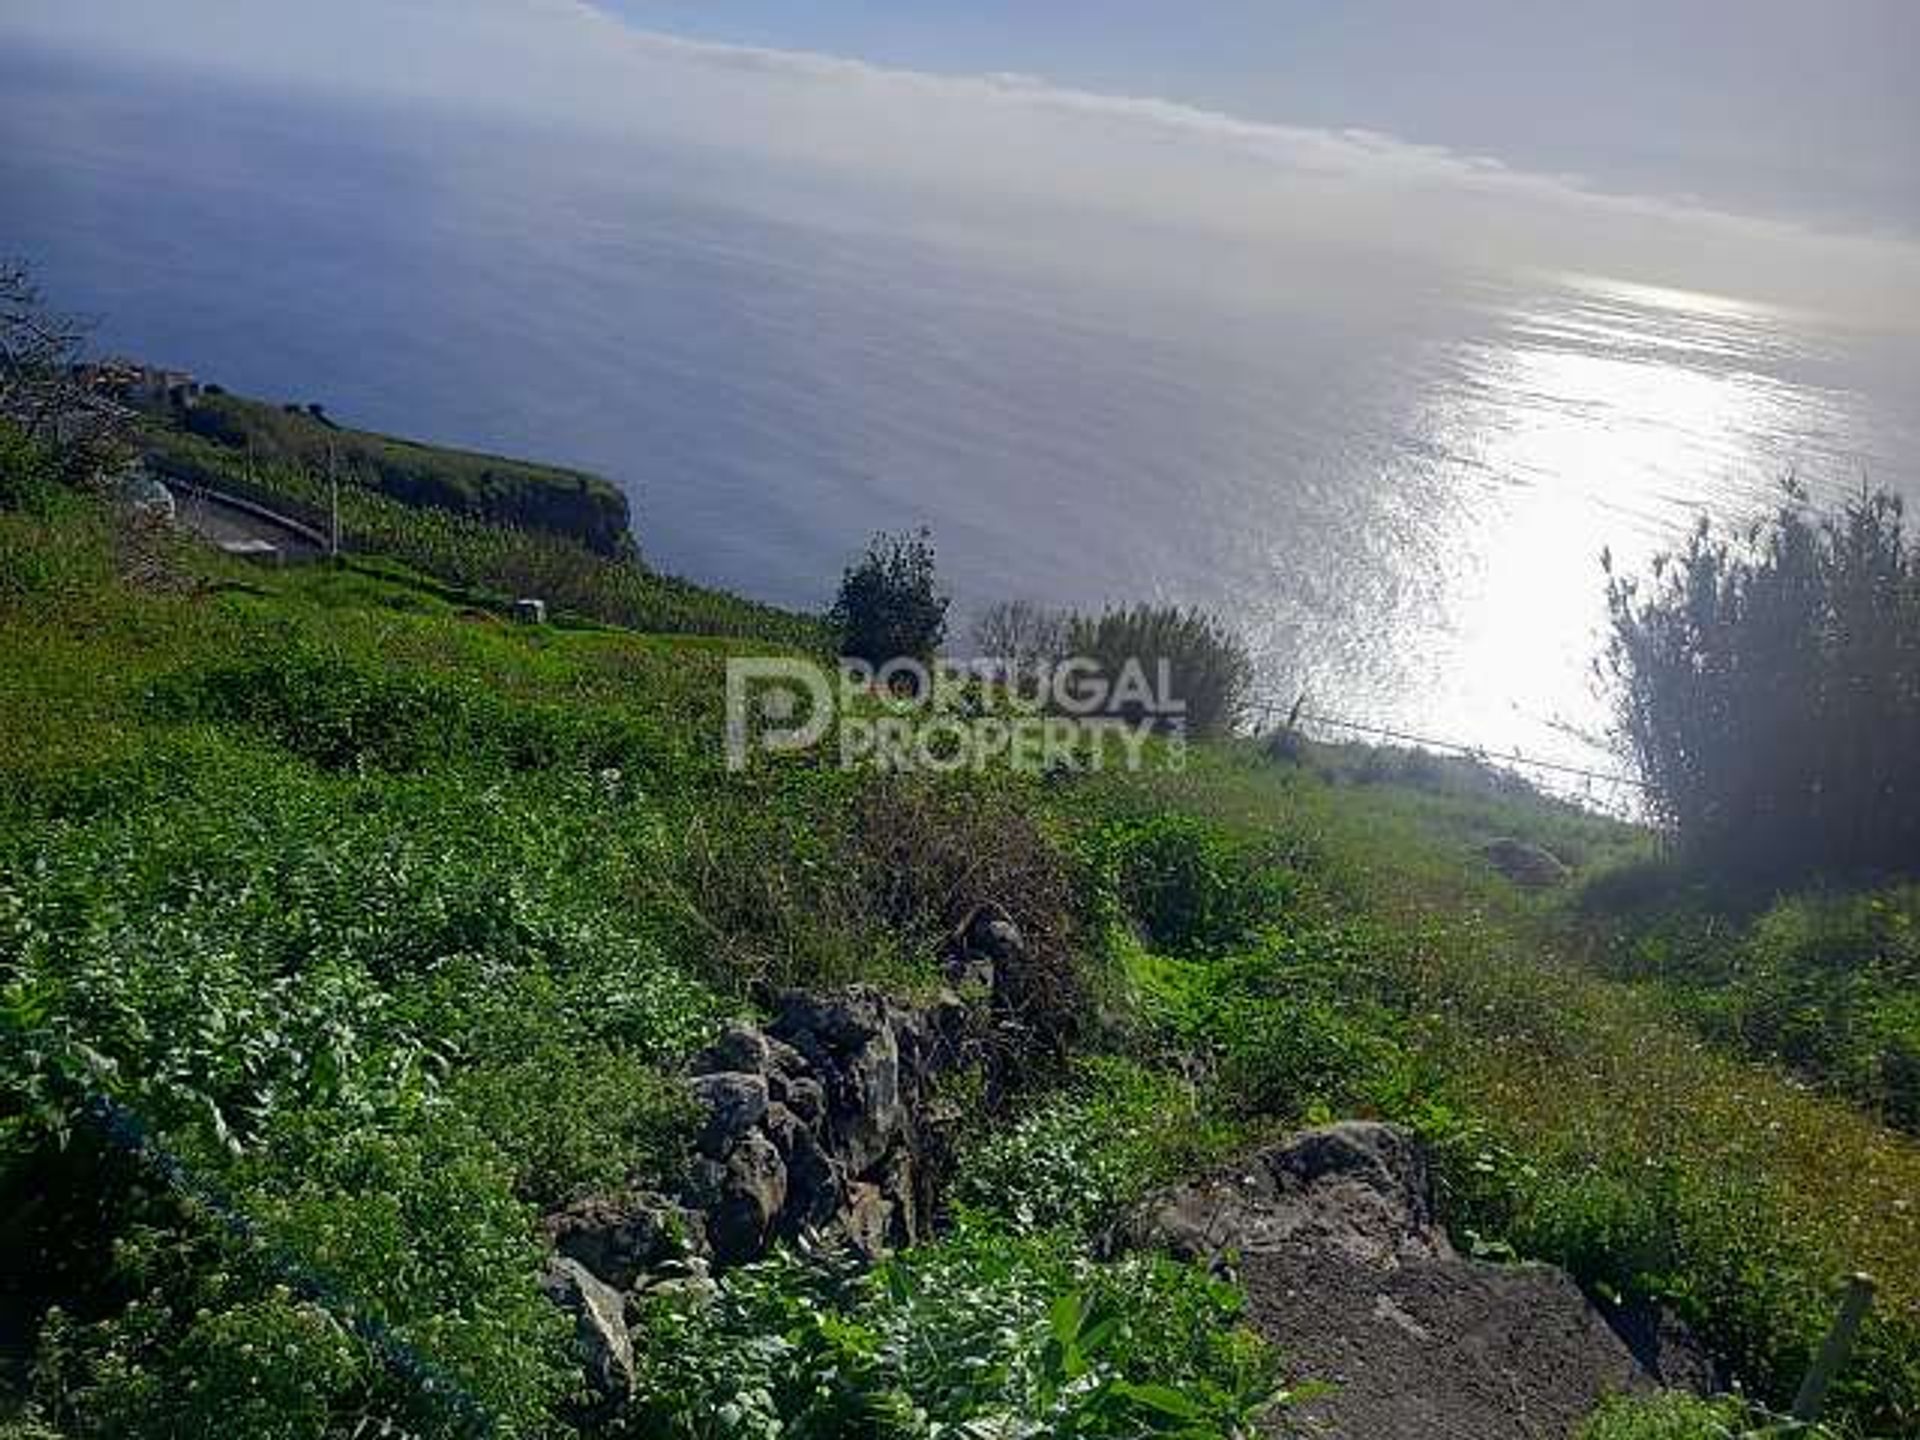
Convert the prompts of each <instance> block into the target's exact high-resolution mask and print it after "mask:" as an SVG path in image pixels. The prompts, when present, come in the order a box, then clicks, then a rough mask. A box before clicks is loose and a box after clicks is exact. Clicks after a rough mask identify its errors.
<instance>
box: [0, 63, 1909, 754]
mask: <svg viewBox="0 0 1920 1440" xmlns="http://www.w3.org/2000/svg"><path fill="white" fill-rule="evenodd" d="M0 82H4V83H0V130H4V133H5V134H6V135H7V136H9V137H11V138H10V139H9V140H8V143H6V144H5V145H0V193H4V194H5V195H6V196H7V208H6V210H5V212H4V213H0V250H4V251H6V252H9V253H16V254H20V255H23V256H26V257H28V258H29V259H31V260H32V261H33V262H34V263H35V264H36V267H37V269H38V272H39V274H40V275H41V277H42V280H43V282H44V285H45V288H46V289H47V290H48V292H49V294H50V295H51V296H52V297H53V298H54V299H56V300H57V301H58V302H59V303H60V304H61V305H62V306H63V307H65V308H68V309H73V310H79V311H85V312H89V313H92V314H95V315H97V316H98V317H99V319H100V325H99V330H98V346H99V348H101V349H104V350H107V351H125V352H129V353H133V354H137V355H140V356H142V357H145V358H150V359H153V360H156V361H162V362H165V363H168V364H172V365H177V366H181V367H184V368H187V369H190V370H193V371H194V372H195V373H197V374H198V375H199V376H200V377H201V378H203V379H206V380H213V381H218V382H220V383H222V384H225V385H227V386H228V387H229V388H231V389H234V390H237V391H240V392H243V393H249V394H255V395H260V396H263V397H267V398H272V399H289V400H302V401H306V400H319V401H323V402H324V403H325V404H326V405H327V407H328V410H329V412H330V413H331V414H333V415H335V416H336V417H338V418H340V419H341V420H343V421H344V422H346V423H350V424H355V425H361V426H366V427H370V428H374V429H382V430H388V431H392V432H396V433H403V434H407V435H413V436H418V437H421V438H425V439H430V440H436V441H441V442H446V443H452V444H461V445H470V446H474V447H477V448H482V449H489V450H496V451H502V452H506V453H512V454H521V455H527V456H532V457H537V458H542V459H548V460H553V461H556V462H561V463H566V464H571V465H580V466H585V467H587V468H590V469H594V470H597V471H600V472H602V473H604V474H606V475H608V476H610V477H611V478H613V479H614V480H616V481H618V482H619V483H620V484H621V485H622V486H623V487H624V488H625V489H626V490H627V491H628V492H629V494H630V495H631V496H632V498H633V501H634V509H635V528H636V530H637V533H638V535H639V539H640V542H641V545H642V549H643V551H644V553H645V554H646V556H647V558H648V559H649V560H650V561H651V562H652V563H654V564H656V565H658V566H661V567H663V568H666V569H670V570H673V571H676V572H679V573H682V574H685V575H688V576H690V577H692V578H694V579H697V580H701V581H706V582H711V583H714V584H719V585H724V586H729V587H732V588H735V589H739V590H741V591H744V592H746V593H748V594H751V595H754V596H757V597H761V598H765V599H769V600H774V601H778V602H782V603H786V604H792V605H800V606H821V605H824V604H825V603H826V601H827V600H828V599H829V598H830V596H831V593H832V589H833V586H834V584H835V581H836V580H837V577H838V575H839V572H840V569H841V567H842V566H843V565H844V564H845V563H846V562H847V561H848V560H849V559H850V558H851V557H852V556H853V555H854V554H855V553H856V552H857V551H858V550H859V549H860V548H861V546H862V545H863V543H864V542H865V540H866V538H867V537H868V535H869V534H870V533H871V532H873V531H875V530H878V529H888V530H898V529H902V528H907V527H913V526H920V525H925V526H927V527H929V528H930V529H931V531H932V532H933V535H934V538H935V541H936V544H937V546H938V550H939V556H940V562H941V568H942V572H943V574H944V576H945V577H946V579H947V581H948V582H949V584H950V586H951V588H952V591H953V593H954V597H955V622H956V623H955V630H956V642H957V644H958V647H959V648H962V649H964V648H965V644H964V642H965V639H966V628H967V624H968V621H969V619H970V617H971V616H972V615H973V614H975V613H977V612H978V610H979V609H980V608H981V607H982V606H984V605H985V604H988V603H990V602H992V601H994V600H996V599H1000V598H1005V597H1016V596H1018V597H1026V598H1031V599H1035V600H1040V601H1044V602H1050V603H1055V604H1060V605H1071V606H1080V607H1093V606H1099V605H1102V604H1104V603H1107V602H1110V601H1116V602H1117V601H1131V600H1135V599H1143V598H1145V599H1156V600H1169V601H1176V602H1180V603H1190V604H1198V605H1203V606H1207V607H1210V608H1213V609H1215V610H1217V611H1219V612H1220V613H1221V614H1222V615H1223V616H1225V617H1226V618H1228V619H1229V620H1230V621H1231V622H1232V623H1233V624H1234V625H1235V626H1236V627H1238V628H1239V630H1240V631H1241V632H1242V633H1243V634H1244V635H1245V636H1246V638H1247V640H1248V642H1249V644H1250V645H1251V646H1252V647H1253V650H1254V652H1255V654H1256V655H1257V656H1258V658H1259V662H1260V677H1261V678H1260V689H1261V693H1262V694H1263V695H1265V696H1267V697H1270V698H1272V699H1273V700H1275V701H1277V702H1279V703H1281V704H1289V703H1291V702H1292V701H1293V700H1294V699H1295V698H1297V697H1298V696H1299V695H1300V694H1302V693H1303V692H1304V693H1305V694H1306V695H1307V696H1308V698H1309V703H1310V705H1311V707H1312V708H1313V709H1314V710H1315V711H1317V712H1319V713H1323V714H1327V715H1332V716H1337V717H1344V718H1347V719H1351V720H1355V721H1358V722H1362V723H1366V724H1372V725H1380V726H1387V727H1392V728H1395V729H1401V730H1407V731H1413V732H1418V733H1421V734H1425V735H1432V736H1436V737H1441V738H1447V739H1454V740H1460V741H1465V742H1470V743H1473V744H1476V745H1480V746H1484V747H1485V748H1486V749H1487V750H1489V751H1490V752H1495V753H1503V752H1508V751H1515V750H1517V751H1520V752H1523V753H1525V754H1528V755H1533V756H1539V757H1543V758H1553V759H1558V760H1562V761H1568V762H1572V763H1578V764H1592V765H1596V766H1600V767H1606V766H1609V765H1610V764H1611V763H1612V762H1611V761H1610V760H1609V759H1608V758H1607V757H1606V756H1605V755H1604V753H1603V752H1602V751H1601V750H1600V749H1599V748H1597V747H1596V744H1595V740H1596V737H1597V736H1598V734H1599V732H1600V731H1601V729H1602V728H1603V726H1604V720H1605V705H1604V698H1603V696H1602V695H1601V694H1600V693H1598V691H1597V690H1596V687H1595V682H1594V677H1593V668H1592V667H1593V661H1594V658H1595V656H1596V655H1597V653H1598V651H1599V648H1600V645H1601V642H1602V634H1601V630H1602V625H1603V622H1604V603H1603V594H1604V590H1603V575H1602V571H1601V565H1600V557H1601V554H1602V552H1603V550H1605V551H1608V552H1610V553H1611V554H1612V555H1613V556H1614V557H1615V562H1616V564H1617V565H1619V566H1622V567H1625V568H1627V569H1639V568H1644V567H1645V566H1646V565H1647V564H1648V562H1649V561H1650V559H1651V557H1652V556H1653V555H1654V554H1655V553H1656V552H1657V551H1658V550H1659V549H1661V548H1663V547H1665V546H1669V545H1671V544H1673V543H1674V542H1675V541H1676V540H1678V539H1680V538H1682V537H1683V536H1684V534H1685V532H1686V530H1687V527H1688V526H1690V525H1691V524H1693V523H1694V521H1695V519H1696V517H1698V516H1699V515H1701V514H1707V515H1710V516H1712V517H1714V518H1715V519H1716V520H1718V521H1720V522H1721V523H1725V524H1733V525H1738V524H1743V523H1745V522H1746V521H1747V520H1749V519H1750V518H1752V517H1753V516H1755V515H1757V514H1759V513H1761V512H1763V511H1764V510H1765V509H1766V508H1767V507H1768V506H1770V505H1771V504H1772V503H1773V502H1774V501H1776V500H1777V499H1778V498H1779V496H1780V494H1781V493H1782V486H1783V483H1784V482H1785V481H1786V480H1787V479H1788V478H1789V477H1794V478H1796V479H1797V480H1798V481H1800V482H1801V483H1803V484H1805V485H1806V486H1807V487H1808V488H1809V489H1811V490H1812V491H1813V492H1814V493H1815V494H1816V495H1817V496H1820V497H1822V498H1829V499H1831V498H1835V497H1838V496H1841V495H1844V494H1845V493H1847V492H1849V491H1851V490H1855V489H1857V488H1858V487H1859V486H1861V485H1862V484H1863V483H1867V484H1875V485H1887V486H1891V487H1893V488H1895V489H1899V490H1902V491H1904V493H1906V494H1907V495H1908V496H1909V497H1911V498H1914V499H1920V481H1917V480H1916V478H1915V472H1914V469H1913V464H1912V460H1913V457H1914V455H1915V454H1916V453H1920V449H1917V442H1920V391H1917V390H1916V384H1915V381H1914V378H1913V377H1915V376H1916V375H1920V342H1917V341H1916V340H1915V339H1914V338H1913V337H1910V336H1902V335H1894V334H1885V333H1876V332H1871V331H1864V330H1852V331H1849V330H1847V329H1844V328H1842V327H1840V326H1838V325H1837V324H1835V323H1833V322H1831V321H1828V320H1825V319H1823V318H1822V317H1819V316H1814V315H1808V314H1800V313H1788V312H1783V311H1780V310H1777V309H1770V308H1768V307H1766V306H1763V305H1759V304H1755V303H1751V302H1746V301H1743V300H1741V299H1739V298H1738V297H1728V296H1713V295H1702V294H1694V293H1685V292H1677V291H1672V290H1665V289H1660V288H1657V287H1653V286H1649V285H1646V284H1643V283H1633V282H1631V281H1628V280H1625V279H1620V278H1610V277H1608V276H1605V275H1596V274H1569V273H1560V272H1554V271H1551V270H1529V271H1524V272H1521V271H1513V272H1502V271H1500V270H1498V269H1497V268H1492V267H1489V268H1485V269H1476V268H1474V267H1472V266H1461V267H1455V268H1452V269H1449V270H1447V271H1444V272H1442V271H1438V270H1434V271H1426V270H1418V269H1392V268H1390V267H1387V266H1385V265H1384V264H1383V266H1382V267H1381V269H1380V270H1379V272H1378V273H1367V272H1364V271H1363V272H1362V273H1360V274H1358V275H1356V272H1355V269H1354V267H1352V266H1346V267H1336V266H1332V265H1328V264H1322V263H1319V261H1317V260H1316V258H1315V257H1313V256H1282V257H1276V258H1275V259H1274V261H1273V264H1272V267H1271V274H1268V275H1264V276H1263V277H1262V280H1261V283H1259V284H1258V285H1257V286H1253V287H1243V288H1242V289H1241V290H1239V291H1236V290H1235V289H1234V287H1232V286H1226V285H1219V284H1208V283H1204V282H1205V279H1206V277H1205V274H1204V271H1205V270H1206V268H1207V263H1208V262H1207V257H1206V256H1205V255H1204V254H1203V253H1197V254H1196V255H1195V257H1194V261H1193V272H1194V273H1193V274H1192V276H1191V277H1186V278H1190V279H1191V280H1192V282H1193V283H1183V277H1182V275H1181V274H1180V273H1179V272H1178V269H1177V268H1176V270H1175V272H1174V273H1172V274H1171V275H1170V276H1162V277H1160V279H1159V280H1158V281H1157V282H1156V283H1154V284H1152V285H1145V284H1142V283H1139V282H1137V281H1136V280H1134V279H1132V278H1130V277H1129V276H1128V275H1127V274H1126V273H1125V272H1124V271H1123V270H1122V269H1120V268H1119V267H1103V266H1101V265H1097V264H1089V265H1086V266H1082V267H1076V266H1072V265H1063V264H1059V263H1054V262H1050V261H1045V260H1039V259H1035V258H1034V257H1033V256H1032V255H1031V254H1030V253H1028V252H1026V251H1024V250H1023V249H1022V247H1021V246H1020V245H1019V244H1017V243H998V242H999V239H1001V238H1004V237H996V235H995V234H994V233H993V231H992V229H991V227H989V226H984V225H976V226H972V227H968V226H967V225H965V224H959V223H940V224H935V223H927V222H925V221H924V220H922V219H918V218H916V217H917V216H919V215H920V214H921V213H922V212H920V211H916V210H914V209H913V207H912V206H910V205H909V204H907V203H906V201H905V200H903V199H899V198H898V197H896V198H895V199H893V200H889V201H886V202H884V203H878V202H876V203H869V202H870V201H871V197H867V196H862V195H859V194H857V193H855V192H854V191H853V190H851V189H850V188H849V182H847V181H846V180H845V179H844V178H843V177H841V178H836V177H830V176H818V177H796V176H794V175H792V174H790V173H783V172H781V171H780V170H778V169H777V168H775V167H771V166H768V165H765V164H761V163H755V162H751V161H747V160H743V159H741V158H739V157H737V156H730V155H723V154H708V153H702V152H699V151H696V150H690V149H688V148H686V147H684V146H681V147H677V148H676V147H669V146H666V145H664V144H658V143H654V142H652V141H650V140H649V139H648V138H647V137H646V136H631V137H627V138H626V139H624V140H623V141H622V142H621V143H619V144H614V143H611V142H604V141H603V142H595V143H590V144H589V143H583V142H579V141H578V140H577V139H575V138H573V137H566V136H561V135H558V134H551V135H543V134H540V133H536V132H534V131H532V130H530V129H529V128H528V127H527V126H525V125H518V126H516V127H508V126H506V125H504V124H503V125H501V126H499V127H498V128H489V127H488V126H487V125H485V124H479V123H474V122H473V121H472V120H471V118H470V117H462V118H461V119H460V121H459V122H458V123H456V122H455V120H454V119H453V118H452V117H449V116H446V115H442V114H439V113H437V112H433V111H430V110H426V109H412V108H406V107H398V106H389V107H386V108H384V109H381V108H376V107H374V106H373V105H372V104H370V103H369V104H366V105H362V106H358V107H356V108H355V109H354V110H353V111H352V112H351V113H348V112H345V111H342V110H340V109H338V108H337V107H333V106H330V105H329V104H328V103H326V102H323V101H321V100H319V99H318V98H308V99H301V98H298V97H286V96H272V95H266V94H263V93H258V92H244V91H239V90H234V89H232V88H230V87H229V88H221V87H220V86H217V85H214V84H212V83H210V82H209V83H206V84H197V85H194V86H192V87H187V86H179V87H175V88H171V89H169V88H165V87H159V86H155V85H152V84H143V85H140V86H133V85H131V84H129V83H127V77H125V76H123V75H118V74H116V73H114V72H113V71H111V70H108V69H104V68H81V67H77V66H75V65H73V64H71V63H68V62H62V61H56V60H54V59H52V58H50V57H46V56H36V55H23V56H15V57H12V58H11V59H9V60H7V61H5V62H0ZM1098 243H1099V242H1098V237H1097V236H1095V237H1093V238H1092V239H1091V240H1090V244H1092V245H1093V246H1095V247H1096V248H1097V246H1098ZM1324 258H1325V257H1320V259H1322V260H1324ZM1236 266H1237V267H1238V268H1237V269H1236V272H1235V273H1236V274H1238V273H1242V272H1243V271H1244V270H1245V268H1246V260H1245V257H1236ZM1256 269H1257V257H1256Z"/></svg>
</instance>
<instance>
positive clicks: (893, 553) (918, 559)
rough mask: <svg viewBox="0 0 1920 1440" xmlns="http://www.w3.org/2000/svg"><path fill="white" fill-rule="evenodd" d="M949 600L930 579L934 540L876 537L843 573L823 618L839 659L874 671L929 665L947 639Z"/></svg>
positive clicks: (923, 534) (921, 534)
mask: <svg viewBox="0 0 1920 1440" xmlns="http://www.w3.org/2000/svg"><path fill="white" fill-rule="evenodd" d="M947 604H948V599H947V597H946V596H945V595H942V594H941V593H940V591H939V580H938V577H937V576H936V575H935V573H934V555H933V537H932V536H931V535H930V534H929V533H928V532H927V531H925V530H921V531H918V532H917V533H915V534H912V535H886V534H880V535H875V536H874V537H873V539H872V541H871V542H870V543H869V544H868V546H867V553H866V554H865V555H863V556H861V557H860V559H859V560H858V561H856V562H855V563H854V564H852V565H849V566H848V567H847V570H846V573H845V574H844V575H842V576H841V578H840V594H839V596H838V597H837V598H836V599H835V600H834V602H833V609H832V610H831V611H829V612H828V616H827V619H828V623H829V624H831V625H832V626H833V628H834V630H835V632H836V633H837V634H838V636H839V640H840V653H841V654H842V655H845V656H848V657H849V658H851V659H855V660H864V661H866V662H867V663H868V664H869V665H872V666H874V667H875V668H876V669H877V668H878V667H880V666H883V665H885V664H886V663H887V662H888V661H890V660H921V661H924V660H928V659H931V658H932V656H933V653H934V651H935V650H937V649H939V648H940V642H941V641H942V640H943V639H945V638H946V633H947Z"/></svg>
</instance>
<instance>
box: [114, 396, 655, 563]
mask: <svg viewBox="0 0 1920 1440" xmlns="http://www.w3.org/2000/svg"><path fill="white" fill-rule="evenodd" d="M180 436H192V437H195V438H197V439H200V440H205V441H209V442H211V443H212V444H213V445H215V446H218V447H219V448H220V449H222V450H225V451H228V452H230V453H231V455H232V456H233V457H235V458H239V459H241V460H243V461H245V462H246V463H247V464H250V465H252V466H254V467H257V468H258V467H270V466H283V467H291V468H296V469H305V470H310V471H316V472H319V471H324V470H325V469H326V467H327V465H328V463H329V456H331V457H332V461H333V463H334V464H335V465H336V466H337V470H338V473H339V475H340V477H341V479H342V481H343V482H344V483H347V484H350V485H354V486H359V487H362V488H365V489H369V490H372V491H375V492H376V493H378V494H381V495H386V496H389V497H391V498H392V499H395V500H399V501H401V502H403V503H405V504H408V505H416V506H432V507H434V508H436V509H441V510H446V511H449V512H451V513H453V514H455V515H462V516H466V517H469V518H472V519H476V520H484V521H486V522H488V523H490V524H495V525H511V526H515V527H518V528H520V529H528V530H544V531H547V532H550V533H552V534H555V535H562V536H566V537H568V538H569V539H573V540H577V541H579V542H580V543H581V544H583V545H585V546H586V547H587V548H588V549H590V550H592V551H594V552H595V553H597V554H600V555H606V556H617V555H620V554H622V553H623V552H624V551H625V550H626V549H627V548H629V547H630V546H631V545H632V543H633V542H632V538H631V536H630V534H629V524H630V519H631V517H630V516H629V514H628V506H627V497H626V496H625V495H624V494H622V493H621V491H620V489H619V487H618V486H616V485H614V484H613V483H612V482H611V481H609V480H604V479H602V478H601V477H600V476H598V475H589V474H587V473H586V472H585V471H581V470H566V469H562V468H560V467H558V466H553V465H540V464H535V463H533V462H532V461H527V460H509V459H505V458H503V457H501V456H498V455H483V454H480V453H478V452H475V451H471V450H456V449H452V448H449V447H447V446H442V445H424V444H421V443H420V442H418V441H414V440H402V439H396V438H394V437H392V436H389V435H376V434H374V433H372V432H371V431H366V430H352V429H348V428H345V427H343V426H339V425H335V424H334V423H332V422H331V421H329V420H326V419H324V418H321V417H320V416H318V415H315V414H313V413H310V412H309V411H307V410H303V409H299V408H297V407H289V406H281V405H270V404H267V403H265V402H264V401H259V400H248V399H244V398H242V397H241V396H238V395H232V394H224V393H217V392H216V393H213V394H207V395H203V396H201V397H200V398H198V399H196V400H195V401H194V402H193V404H192V405H190V406H186V407H181V408H174V409H169V410H165V411H162V412H157V413H156V414H155V415H154V416H153V417H152V423H151V424H150V426H149V443H150V444H151V446H152V448H153V450H154V451H155V453H156V454H157V455H158V456H159V457H161V459H162V460H163V461H166V460H175V461H178V462H180V463H183V464H190V463H193V462H194V461H195V460H196V459H199V458H201V457H202V456H203V455H204V451H198V450H195V449H192V448H189V447H185V446H182V445H180V444H179V443H178V437H180Z"/></svg>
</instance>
